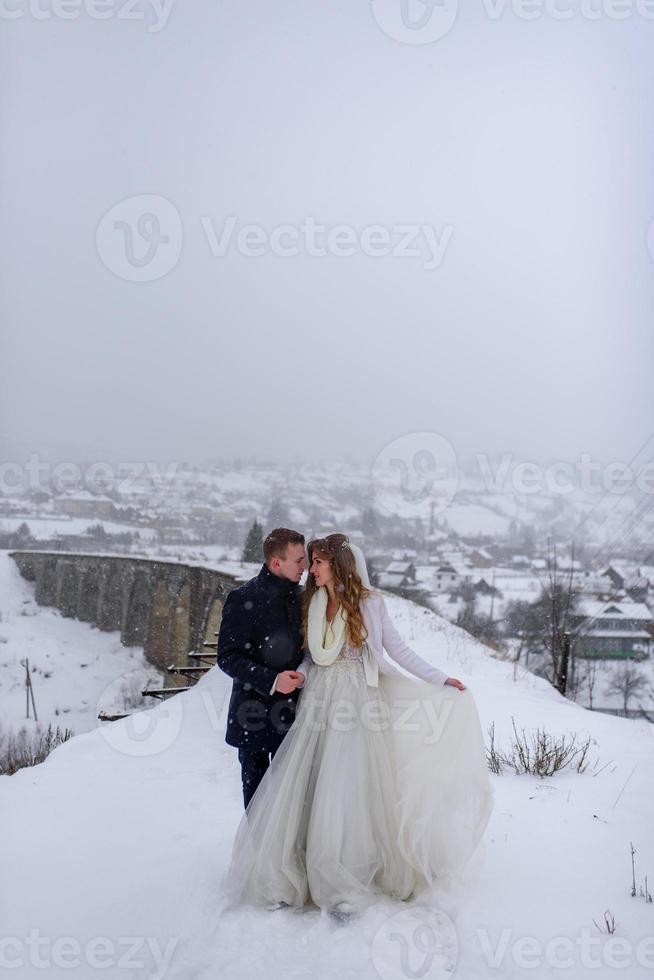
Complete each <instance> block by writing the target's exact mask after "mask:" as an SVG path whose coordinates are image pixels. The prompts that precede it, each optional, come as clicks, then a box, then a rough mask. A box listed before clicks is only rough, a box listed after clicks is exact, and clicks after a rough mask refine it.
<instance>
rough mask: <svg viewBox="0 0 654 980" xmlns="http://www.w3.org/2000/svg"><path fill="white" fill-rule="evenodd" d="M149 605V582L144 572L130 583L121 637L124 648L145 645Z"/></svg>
mask: <svg viewBox="0 0 654 980" xmlns="http://www.w3.org/2000/svg"><path fill="white" fill-rule="evenodd" d="M150 605H151V599H150V580H149V578H148V576H147V575H146V574H145V572H139V573H138V574H137V576H136V578H135V579H134V581H133V583H132V588H131V589H130V593H129V600H128V603H127V613H126V616H125V626H124V629H123V637H122V641H123V643H124V644H125V646H128V647H129V646H143V645H144V644H145V638H146V636H147V632H148V618H149V615H150Z"/></svg>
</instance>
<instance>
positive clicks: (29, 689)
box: [20, 657, 39, 721]
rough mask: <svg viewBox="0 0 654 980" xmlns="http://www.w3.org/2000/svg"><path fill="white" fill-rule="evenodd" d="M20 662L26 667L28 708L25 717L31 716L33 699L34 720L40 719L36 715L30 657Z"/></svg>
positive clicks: (26, 705) (26, 700) (26, 704)
mask: <svg viewBox="0 0 654 980" xmlns="http://www.w3.org/2000/svg"><path fill="white" fill-rule="evenodd" d="M20 663H21V665H22V666H23V667H24V668H25V702H26V703H25V708H26V715H25V717H26V718H29V716H30V699H31V701H32V707H33V709H34V721H38V720H39V719H38V718H37V715H36V704H35V702H34V689H33V687H32V677H31V674H30V661H29V657H26V658H25V660H21V661H20Z"/></svg>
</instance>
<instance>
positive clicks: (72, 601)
mask: <svg viewBox="0 0 654 980" xmlns="http://www.w3.org/2000/svg"><path fill="white" fill-rule="evenodd" d="M78 593H79V573H78V571H77V568H76V566H75V565H74V564H73V563H72V562H63V568H62V569H61V574H60V579H59V601H58V603H57V606H58V608H59V609H60V610H61V614H62V616H66V617H68V618H69V619H70V618H72V617H74V616H77V598H78Z"/></svg>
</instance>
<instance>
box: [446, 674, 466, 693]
mask: <svg viewBox="0 0 654 980" xmlns="http://www.w3.org/2000/svg"><path fill="white" fill-rule="evenodd" d="M443 683H444V684H449V685H450V687H457V688H458V689H459V690H460V691H465V690H466V686H465V684H464V683H463V681H460V680H459V678H458V677H448V678H447V680H446V681H444V682H443Z"/></svg>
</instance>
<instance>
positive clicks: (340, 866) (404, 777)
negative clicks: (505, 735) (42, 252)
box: [221, 660, 494, 910]
mask: <svg viewBox="0 0 654 980" xmlns="http://www.w3.org/2000/svg"><path fill="white" fill-rule="evenodd" d="M493 805H494V794H493V790H492V787H491V784H490V780H489V776H488V769H487V765H486V753H485V746H484V739H483V735H482V731H481V726H480V722H479V716H478V713H477V709H476V705H475V702H474V699H473V696H472V693H471V692H470V690H469V689H466V690H465V691H460V690H458V689H457V688H454V687H452V686H451V685H438V686H437V685H434V684H430V683H427V682H425V681H419V680H415V679H413V678H404V677H399V676H393V675H388V674H382V673H381V672H380V674H379V687H371V686H369V685H368V684H367V683H366V679H365V675H364V671H363V665H362V664H361V662H360V661H357V660H337V661H335V662H334V663H333V664H332V665H330V666H328V667H321V666H319V665H317V664H314V665H312V667H311V671H310V673H309V676H308V677H307V681H306V683H305V686H304V689H303V691H302V695H301V696H300V698H299V701H298V706H297V709H296V715H295V721H294V722H293V724H292V726H291V727H290V728H289V730H288V732H287V734H286V736H285V737H284V740H283V742H282V743H281V745H280V747H279V748H278V749H277V752H276V753H275V755H274V756H273V758H272V760H271V763H270V766H269V768H268V769H267V770H266V772H265V774H264V776H263V778H262V780H261V782H260V783H259V785H258V787H257V789H256V791H255V793H254V795H253V796H252V798H251V799H250V802H249V804H248V807H247V809H246V811H245V813H244V814H243V817H242V819H241V821H240V823H239V825H238V827H237V830H236V834H235V837H234V842H233V849H232V856H231V861H230V865H229V867H228V869H227V871H226V872H225V874H224V876H223V878H222V882H221V887H222V890H223V894H224V895H225V896H226V898H227V900H228V901H229V902H232V903H235V904H239V903H242V904H247V905H261V906H269V905H271V904H275V903H278V902H285V903H286V904H287V905H290V906H294V907H298V908H301V907H304V906H318V907H320V908H331V907H333V906H334V905H336V904H338V903H339V902H348V903H350V905H351V906H352V907H353V908H354V909H357V910H361V909H364V908H365V907H367V906H368V905H370V904H372V903H373V902H375V901H376V900H377V899H378V897H379V896H380V895H388V896H391V897H392V898H396V899H400V900H406V899H409V898H411V897H412V896H414V895H415V894H416V893H417V892H419V891H421V890H422V889H423V888H425V887H430V886H433V885H435V884H436V883H437V882H438V883H447V882H451V883H453V882H466V881H467V880H469V878H470V873H471V870H472V872H473V873H474V872H475V871H476V870H477V869H478V868H479V867H480V865H481V863H482V862H483V854H484V847H483V842H482V837H483V833H484V830H485V828H486V825H487V823H488V819H489V817H490V814H491V812H492V809H493Z"/></svg>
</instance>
